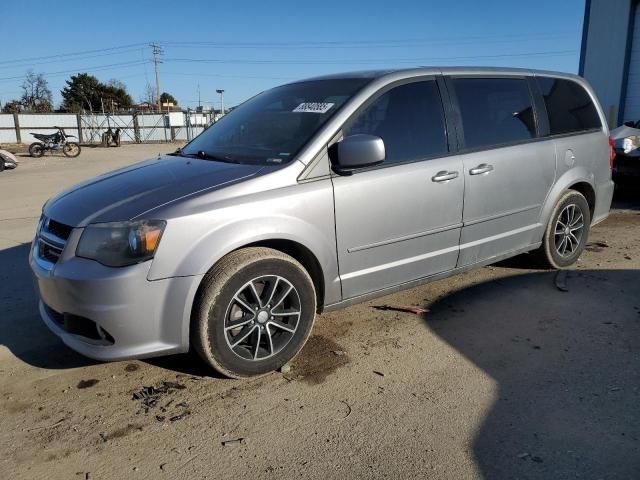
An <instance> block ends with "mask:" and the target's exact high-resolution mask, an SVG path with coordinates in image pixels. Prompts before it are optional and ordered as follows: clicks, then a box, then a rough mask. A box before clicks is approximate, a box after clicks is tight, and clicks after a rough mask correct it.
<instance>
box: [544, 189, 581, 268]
mask: <svg viewBox="0 0 640 480" xmlns="http://www.w3.org/2000/svg"><path fill="white" fill-rule="evenodd" d="M572 207H573V209H574V212H575V214H574V216H573V217H572V218H573V219H572V220H569V218H571V217H570V215H571V213H570V212H571V208H572ZM561 216H562V218H560V217H561ZM580 216H581V219H580ZM559 219H560V224H559V223H558V220H559ZM571 222H575V223H573V227H571V228H574V227H577V226H578V225H580V224H582V229H581V230H580V231H579V232H578V231H573V232H571V233H572V234H573V237H571V236H567V235H566V233H564V232H566V228H564V229H563V228H562V226H563V225H565V224H571ZM590 226H591V211H590V210H589V204H588V203H587V200H586V199H585V198H584V196H583V195H582V194H581V193H579V192H576V191H575V190H569V191H568V192H566V193H565V194H564V195H563V196H562V197H561V198H560V200H558V203H557V204H556V206H555V208H554V209H553V212H552V213H551V217H550V219H549V224H548V225H547V228H546V229H545V233H544V237H543V238H542V245H541V246H540V248H539V249H538V250H537V252H536V256H537V259H538V261H539V262H540V263H541V264H542V265H543V266H545V267H549V268H555V269H562V268H567V267H569V266H571V265H573V264H574V263H575V262H577V261H578V258H579V257H580V255H581V254H582V251H583V250H584V246H585V245H586V244H587V238H588V237H589V227H590ZM565 227H566V225H565ZM565 237H566V238H565ZM563 238H564V239H565V245H566V247H565V252H564V254H563V253H562V245H563ZM568 245H570V247H569V246H568ZM569 250H570V251H569Z"/></svg>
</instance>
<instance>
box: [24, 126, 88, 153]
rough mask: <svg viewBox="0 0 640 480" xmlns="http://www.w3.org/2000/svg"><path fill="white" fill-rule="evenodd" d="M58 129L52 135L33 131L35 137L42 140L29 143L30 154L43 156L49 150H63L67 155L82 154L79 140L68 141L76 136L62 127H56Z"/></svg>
mask: <svg viewBox="0 0 640 480" xmlns="http://www.w3.org/2000/svg"><path fill="white" fill-rule="evenodd" d="M54 128H57V129H58V131H57V132H56V133H54V134H51V135H44V134H42V133H33V132H32V133H31V135H33V136H34V137H35V138H37V139H38V140H40V141H39V142H34V143H32V144H31V145H29V155H31V156H32V157H42V156H43V155H44V154H45V152H46V151H47V150H49V151H51V152H55V151H58V150H62V153H64V154H65V156H67V157H77V156H78V155H80V145H79V144H78V143H77V142H68V141H67V139H68V138H75V136H73V135H67V134H66V133H65V131H64V128H62V127H54Z"/></svg>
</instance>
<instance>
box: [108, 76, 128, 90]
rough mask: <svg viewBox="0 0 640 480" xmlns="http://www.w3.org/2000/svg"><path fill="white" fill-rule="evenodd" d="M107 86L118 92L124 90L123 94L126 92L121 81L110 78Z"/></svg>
mask: <svg viewBox="0 0 640 480" xmlns="http://www.w3.org/2000/svg"><path fill="white" fill-rule="evenodd" d="M107 86H109V87H113V88H115V89H118V90H124V91H125V92H126V91H127V85H126V84H125V83H124V82H123V81H122V80H118V79H117V78H112V79H111V80H109V81H108V82H107Z"/></svg>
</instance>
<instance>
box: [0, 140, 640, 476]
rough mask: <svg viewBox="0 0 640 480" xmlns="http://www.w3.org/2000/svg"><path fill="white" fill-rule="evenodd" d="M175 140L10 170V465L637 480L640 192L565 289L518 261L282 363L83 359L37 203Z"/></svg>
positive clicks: (323, 320) (100, 470)
mask: <svg viewBox="0 0 640 480" xmlns="http://www.w3.org/2000/svg"><path fill="white" fill-rule="evenodd" d="M173 149H175V145H171V146H167V145H151V146H148V145H137V146H136V145H134V146H126V147H121V148H119V149H115V148H114V149H110V150H106V149H99V148H95V149H87V150H85V151H83V153H82V155H81V156H80V157H79V158H76V159H71V160H69V159H64V158H53V157H48V158H46V159H45V160H32V159H25V158H21V160H22V163H21V165H20V166H19V167H18V169H16V170H15V171H6V172H3V173H2V174H0V192H2V203H1V204H0V415H1V417H0V418H2V428H1V429H0V452H2V455H1V456H0V472H1V473H0V477H1V478H7V479H8V478H11V479H18V478H24V479H40V478H42V479H45V478H46V479H53V478H55V479H58V478H63V479H86V478H91V479H104V478H140V479H151V478H153V479H161V478H194V479H195V478H210V479H220V478H244V477H249V476H251V477H253V478H272V477H278V478H297V477H302V478H317V479H323V480H326V479H327V478H430V479H476V478H484V479H516V478H518V479H575V478H586V479H625V480H627V479H637V478H640V408H639V406H640V270H639V268H640V207H638V205H640V202H639V201H638V200H634V199H633V198H632V199H631V200H630V201H629V200H628V201H627V202H626V203H623V204H618V205H617V207H618V208H616V209H614V210H613V212H612V215H611V216H610V218H609V219H608V220H607V221H605V222H604V223H602V224H600V225H598V226H597V227H596V228H594V229H593V231H592V233H591V236H590V239H589V242H590V243H589V246H588V249H587V250H588V251H586V252H585V253H584V254H583V256H582V258H581V259H580V262H579V263H578V266H577V268H576V269H574V270H572V271H570V272H569V273H568V274H567V277H566V280H565V283H566V287H567V289H568V291H560V290H559V289H558V288H557V286H556V283H557V282H556V274H555V272H551V271H545V270H532V269H529V268H528V265H529V264H528V263H527V260H528V259H527V257H526V255H525V256H521V257H517V258H515V259H511V260H509V261H507V262H503V263H501V264H498V265H494V266H490V267H486V268H482V269H479V270H476V271H473V272H470V273H468V274H465V275H461V276H457V277H454V278H451V279H447V280H443V281H439V282H435V283H432V284H429V285H426V286H423V287H419V288H414V289H412V290H409V291H406V292H402V293H399V294H396V295H392V296H389V297H385V298H382V299H379V300H375V301H372V302H369V303H366V304H363V305H358V306H354V307H351V308H349V309H346V310H343V311H339V312H334V313H331V314H325V315H322V316H320V317H319V318H318V321H317V323H316V326H315V330H314V334H313V336H312V337H311V339H310V341H309V343H308V344H307V346H306V347H305V348H304V350H303V352H302V353H301V355H300V356H299V357H298V358H297V359H296V360H295V362H294V364H293V365H292V369H291V371H290V372H288V373H285V374H283V373H273V374H271V375H268V376H266V377H263V378H260V379H257V380H253V381H244V382H241V381H233V380H227V379H222V378H219V377H216V376H215V375H212V374H211V373H210V372H209V371H207V370H206V369H205V368H204V367H203V366H202V365H201V364H200V363H199V361H198V360H197V359H196V358H195V357H193V356H190V355H180V356H173V357H166V358H161V359H155V360H145V361H127V362H115V363H96V362H93V361H90V360H88V359H85V358H83V357H81V356H79V355H77V354H75V353H74V352H72V351H71V350H69V349H68V348H66V347H65V346H64V345H63V344H62V343H61V342H60V341H59V340H58V339H57V338H56V337H55V336H54V335H53V334H51V333H50V332H49V331H48V330H47V328H46V327H45V326H44V325H43V324H42V322H41V321H40V319H39V317H38V313H37V309H36V298H35V294H34V291H33V286H32V283H31V276H30V272H29V269H28V265H27V255H28V249H29V242H30V240H31V238H32V235H33V232H34V229H35V225H36V222H37V218H38V216H39V213H40V208H41V206H42V204H43V203H44V201H45V200H46V199H47V198H48V197H50V196H51V195H53V194H54V193H56V192H58V191H59V190H61V189H63V188H65V187H67V186H69V185H71V184H73V183H76V182H78V181H80V180H82V179H84V178H87V177H90V176H93V175H96V174H98V173H101V172H104V171H108V170H111V169H114V168H116V167H119V166H122V165H125V164H129V163H131V162H133V161H135V160H138V159H143V158H145V157H149V156H152V155H155V154H157V153H158V152H160V151H169V150H173ZM384 304H392V305H419V306H425V307H427V308H429V309H430V312H429V313H426V314H423V315H421V316H418V315H414V314H410V313H398V312H393V311H382V310H377V309H375V308H374V307H375V306H377V305H384ZM150 386H153V387H156V391H155V392H150V391H149V389H147V390H146V391H142V390H143V387H150ZM141 391H142V393H140V392H141ZM149 393H154V394H155V396H152V397H149V396H148V394H149ZM145 395H147V396H146V397H145ZM134 396H137V397H142V398H139V399H135V398H134Z"/></svg>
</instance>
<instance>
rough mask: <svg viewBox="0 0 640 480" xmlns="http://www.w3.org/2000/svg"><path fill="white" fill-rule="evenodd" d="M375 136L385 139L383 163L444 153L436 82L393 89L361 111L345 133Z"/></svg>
mask: <svg viewBox="0 0 640 480" xmlns="http://www.w3.org/2000/svg"><path fill="white" fill-rule="evenodd" d="M362 133H364V134H369V135H376V136H378V137H380V138H382V140H384V147H385V151H386V158H385V161H384V163H385V164H387V163H401V162H409V161H414V160H420V159H422V158H427V157H432V156H435V155H439V154H445V153H446V152H447V137H446V133H445V125H444V115H443V111H442V102H441V100H440V91H439V90H438V85H437V84H436V82H435V81H431V80H429V81H424V82H413V83H407V84H405V85H400V86H398V87H395V88H392V89H391V90H389V91H388V92H386V93H384V94H382V95H381V96H380V97H379V98H377V99H376V100H374V101H373V103H371V104H370V105H368V106H367V107H366V108H365V109H364V110H363V111H362V112H360V113H359V114H358V115H357V116H356V117H355V118H354V119H353V120H352V121H351V122H349V124H348V125H347V126H346V128H345V129H344V135H345V136H348V135H355V134H362Z"/></svg>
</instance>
